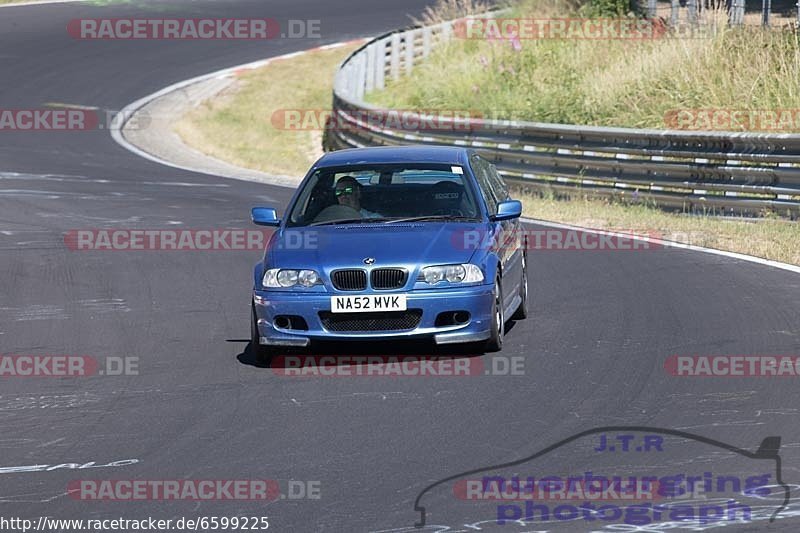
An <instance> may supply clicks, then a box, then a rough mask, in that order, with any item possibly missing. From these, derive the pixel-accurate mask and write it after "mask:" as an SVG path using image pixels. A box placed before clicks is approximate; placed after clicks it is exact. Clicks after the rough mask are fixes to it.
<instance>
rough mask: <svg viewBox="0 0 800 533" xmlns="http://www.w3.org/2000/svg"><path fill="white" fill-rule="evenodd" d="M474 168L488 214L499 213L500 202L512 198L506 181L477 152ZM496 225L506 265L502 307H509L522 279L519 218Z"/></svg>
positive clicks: (497, 237)
mask: <svg viewBox="0 0 800 533" xmlns="http://www.w3.org/2000/svg"><path fill="white" fill-rule="evenodd" d="M472 168H473V172H474V173H475V177H476V179H477V180H478V185H479V186H480V188H481V191H482V192H483V195H484V197H485V198H486V204H487V208H488V209H489V213H490V214H494V213H496V212H497V204H498V203H500V202H502V201H505V200H508V199H510V196H509V194H508V189H507V188H506V186H505V183H503V180H502V178H500V175H499V174H498V173H497V169H496V168H495V166H494V165H492V164H491V163H489V162H488V161H487V160H485V159H483V158H482V157H481V156H479V155H477V154H475V155H473V156H472ZM493 225H494V233H495V235H496V237H495V239H496V240H495V242H497V243H500V246H499V248H498V251H497V253H498V256H499V257H500V264H501V265H502V267H503V306H504V307H508V305H509V304H510V303H511V301H512V300H513V299H514V297H515V296H516V295H517V294H519V291H520V281H521V279H522V253H521V251H522V248H521V243H520V238H519V237H520V235H521V232H520V230H519V229H520V222H519V219H512V220H503V221H500V222H494V223H493Z"/></svg>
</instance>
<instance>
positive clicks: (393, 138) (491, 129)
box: [324, 22, 800, 218]
mask: <svg viewBox="0 0 800 533" xmlns="http://www.w3.org/2000/svg"><path fill="white" fill-rule="evenodd" d="M453 31H454V27H453V23H451V22H445V23H441V24H438V25H435V26H429V27H423V28H412V29H407V30H398V31H394V32H391V33H388V34H386V35H382V36H380V37H377V38H376V39H374V40H372V41H370V42H369V43H367V44H365V45H364V46H363V47H361V48H360V49H358V50H356V51H355V52H354V53H353V54H351V55H350V56H349V57H348V58H347V59H346V60H345V61H344V63H342V65H341V66H340V68H339V70H338V71H337V73H336V77H335V80H334V90H333V112H332V114H331V119H332V120H333V121H335V122H334V124H333V125H332V127H331V128H329V129H327V130H326V133H325V137H324V147H325V149H326V150H328V151H330V150H338V149H343V148H353V147H362V146H382V145H403V144H445V145H459V146H468V147H472V148H475V149H476V150H477V151H478V152H479V153H480V154H481V155H483V156H484V157H486V158H487V159H489V160H490V161H492V162H494V164H495V165H496V166H497V169H498V171H499V172H500V173H501V174H502V175H503V177H504V178H505V179H506V180H507V181H508V182H509V183H510V184H512V185H514V186H517V187H521V188H522V189H524V190H531V191H533V190H536V191H542V190H551V191H554V192H555V193H557V194H559V195H562V194H567V195H575V194H585V195H590V196H596V197H597V196H599V197H615V198H621V199H625V200H628V201H644V202H651V203H654V204H656V205H659V206H661V207H667V208H674V209H681V210H687V211H703V212H711V213H719V214H729V213H737V214H738V213H746V214H764V213H765V212H775V213H778V214H780V215H783V216H789V217H791V218H797V217H798V214H800V135H794V134H758V133H732V132H731V133H728V132H690V131H676V130H655V129H628V128H606V127H595V126H572V125H562V124H546V123H536V122H522V121H510V120H482V119H463V118H452V117H450V118H448V117H444V116H435V117H434V116H429V115H421V114H418V113H413V112H406V111H403V119H404V120H406V121H407V122H415V121H421V123H422V124H428V125H430V124H435V125H436V127H431V128H427V129H426V130H425V131H419V130H410V129H403V128H402V127H400V128H394V127H387V126H391V125H392V118H394V119H396V118H397V113H398V111H396V110H387V109H381V108H379V107H376V106H373V105H370V104H368V103H366V102H365V101H364V95H365V94H367V93H368V92H370V91H372V90H376V89H382V88H384V87H385V84H386V80H387V79H398V78H399V77H400V76H401V75H402V74H404V73H405V74H407V73H409V72H411V70H412V69H413V67H414V65H415V64H416V63H418V62H419V61H420V60H422V59H424V58H425V57H426V56H428V54H430V52H431V50H432V49H433V48H434V47H435V46H437V45H439V44H441V43H443V42H444V41H446V40H448V39H449V38H450V37H451V36H452V34H453ZM409 119H410V120H409ZM395 122H396V120H395ZM398 125H399V124H398Z"/></svg>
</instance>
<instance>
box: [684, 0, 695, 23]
mask: <svg viewBox="0 0 800 533" xmlns="http://www.w3.org/2000/svg"><path fill="white" fill-rule="evenodd" d="M686 9H687V10H688V11H689V24H691V25H692V26H694V25H695V24H697V0H686Z"/></svg>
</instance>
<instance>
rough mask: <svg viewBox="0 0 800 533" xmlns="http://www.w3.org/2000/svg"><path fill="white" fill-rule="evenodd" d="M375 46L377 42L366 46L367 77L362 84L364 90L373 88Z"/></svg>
mask: <svg viewBox="0 0 800 533" xmlns="http://www.w3.org/2000/svg"><path fill="white" fill-rule="evenodd" d="M377 48H378V46H377V43H375V44H371V45H369V46H367V65H366V67H367V79H366V83H365V86H364V90H365V91H366V92H369V91H371V90H373V89H374V88H375V71H376V70H377V69H376V67H375V63H376V61H375V55H376V54H375V52H376V49H377Z"/></svg>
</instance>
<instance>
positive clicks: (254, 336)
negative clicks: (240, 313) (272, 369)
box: [250, 304, 273, 365]
mask: <svg viewBox="0 0 800 533" xmlns="http://www.w3.org/2000/svg"><path fill="white" fill-rule="evenodd" d="M250 307H251V312H250V349H251V350H252V351H253V355H255V358H256V362H258V363H259V364H263V365H268V364H269V363H270V361H271V360H272V356H273V348H271V347H269V346H262V345H261V342H260V337H261V335H259V334H258V326H257V325H256V324H257V320H258V319H257V317H256V307H255V305H254V304H251V305H250Z"/></svg>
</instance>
